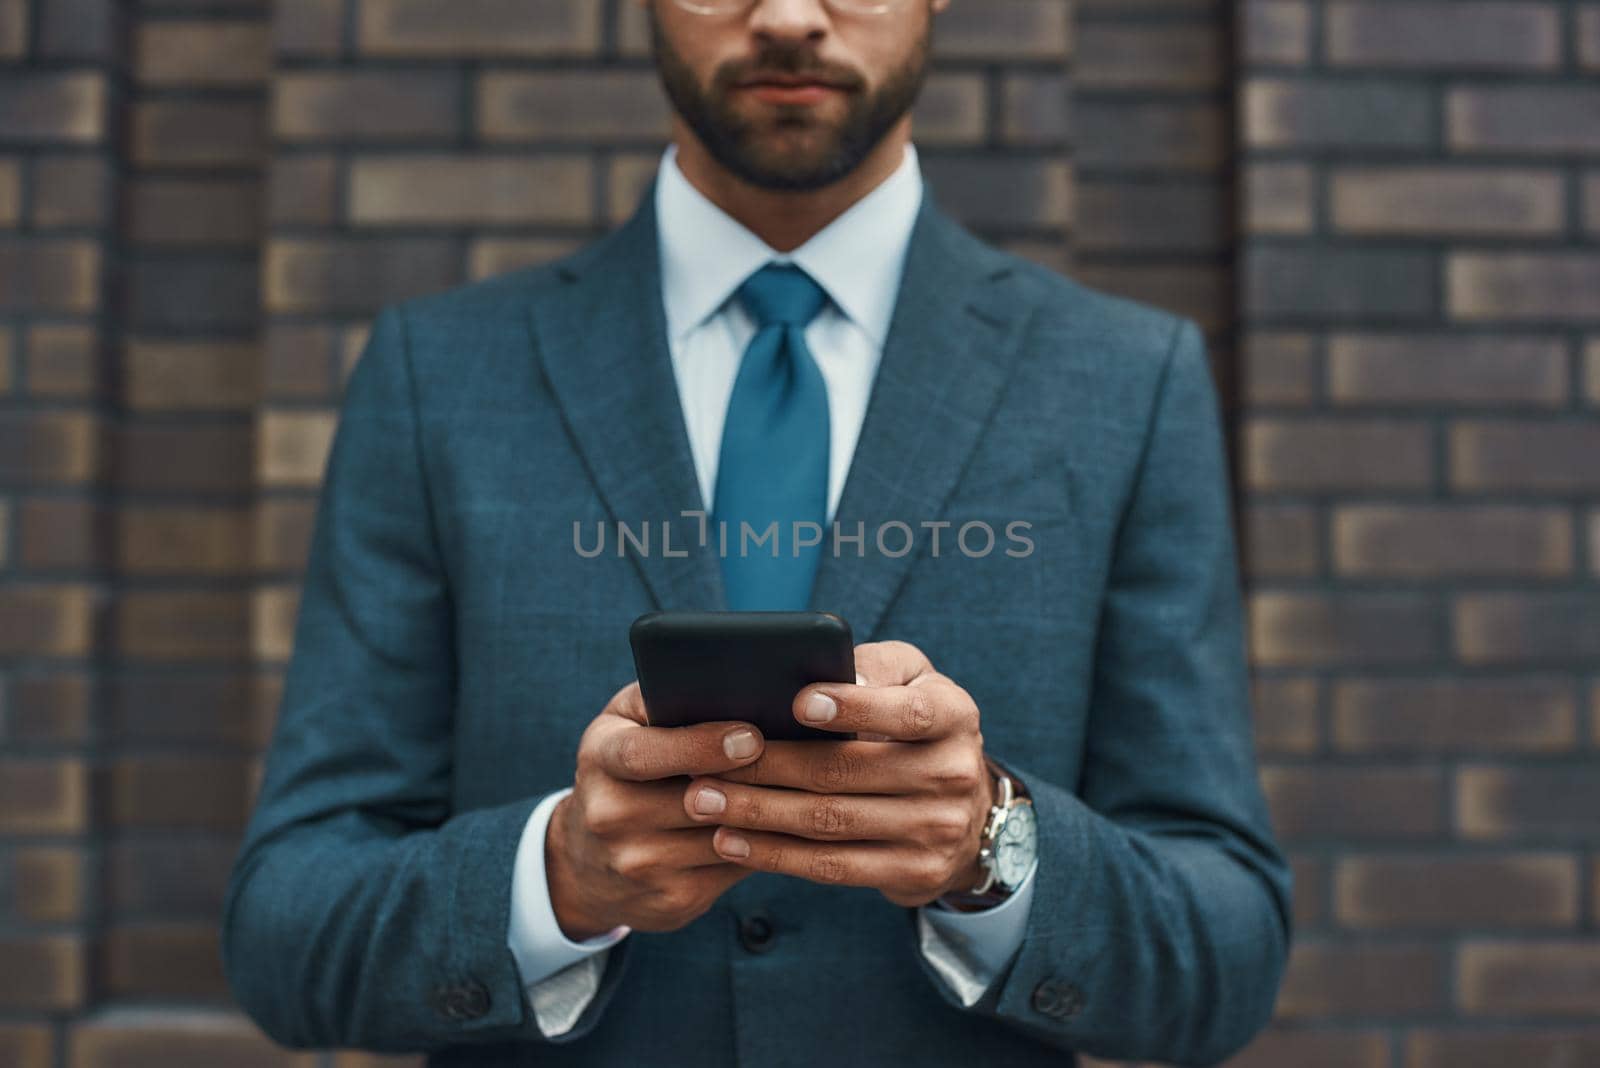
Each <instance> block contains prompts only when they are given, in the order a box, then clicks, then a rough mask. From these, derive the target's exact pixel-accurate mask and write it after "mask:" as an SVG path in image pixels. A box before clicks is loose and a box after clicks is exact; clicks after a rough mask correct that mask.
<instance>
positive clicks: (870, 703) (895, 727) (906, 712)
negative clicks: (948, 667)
mask: <svg viewBox="0 0 1600 1068" xmlns="http://www.w3.org/2000/svg"><path fill="white" fill-rule="evenodd" d="M924 663H926V661H924ZM794 717H795V719H796V720H797V721H799V722H800V723H803V724H805V725H806V726H808V727H816V728H819V729H821V730H826V731H838V732H841V733H848V732H851V731H854V732H857V733H859V734H862V735H866V736H869V737H873V738H877V737H886V738H888V739H892V740H897V741H905V742H921V741H927V740H929V739H933V738H945V737H949V736H950V735H952V734H959V733H964V732H967V731H976V730H977V729H978V706H977V705H976V704H975V703H974V702H973V700H972V696H971V695H970V694H968V693H967V691H966V690H964V689H962V688H961V687H960V686H958V685H956V684H955V682H954V681H953V680H951V679H950V678H949V677H947V676H945V675H941V674H939V673H938V672H936V671H928V672H925V673H922V674H918V675H914V676H912V677H911V679H910V681H909V682H906V683H903V684H891V685H866V686H851V685H849V684H848V683H817V684H816V685H813V686H807V687H805V688H804V689H802V690H801V691H800V692H799V693H797V694H796V695H795V699H794Z"/></svg>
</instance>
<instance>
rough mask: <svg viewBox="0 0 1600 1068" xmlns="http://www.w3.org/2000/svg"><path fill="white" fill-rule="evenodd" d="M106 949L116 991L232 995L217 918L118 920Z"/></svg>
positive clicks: (126, 994) (110, 988)
mask: <svg viewBox="0 0 1600 1068" xmlns="http://www.w3.org/2000/svg"><path fill="white" fill-rule="evenodd" d="M103 955H104V961H105V990H106V993H107V995H109V996H111V997H120V998H130V999H131V998H164V999H173V1000H191V999H192V1000H203V1001H221V1000H223V999H225V998H226V996H227V989H228V987H227V980H226V979H225V978H224V977H223V974H222V955H221V950H220V948H219V945H218V934H217V930H216V925H215V924H211V923H149V922H143V923H138V924H118V925H115V926H113V927H112V928H111V930H110V932H109V933H107V935H106V936H105V941H104V945H103Z"/></svg>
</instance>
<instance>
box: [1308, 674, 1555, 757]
mask: <svg viewBox="0 0 1600 1068" xmlns="http://www.w3.org/2000/svg"><path fill="white" fill-rule="evenodd" d="M1332 735H1333V745H1334V748H1335V749H1338V750H1340V751H1343V752H1351V753H1451V752H1474V751H1483V752H1529V753H1551V752H1561V751H1565V750H1570V749H1572V748H1573V747H1574V746H1575V745H1576V744H1577V742H1578V709H1577V702H1576V700H1575V698H1574V695H1573V687H1572V685H1571V683H1570V682H1567V681H1564V680H1562V679H1559V678H1554V677H1533V678H1401V679H1360V678H1356V679H1343V680H1340V681H1339V682H1338V683H1336V684H1335V686H1334V691H1333V729H1332Z"/></svg>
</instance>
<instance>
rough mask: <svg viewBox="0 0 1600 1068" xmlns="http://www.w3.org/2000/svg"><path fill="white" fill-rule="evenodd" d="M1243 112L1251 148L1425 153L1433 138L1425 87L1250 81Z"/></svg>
mask: <svg viewBox="0 0 1600 1068" xmlns="http://www.w3.org/2000/svg"><path fill="white" fill-rule="evenodd" d="M1242 108H1243V114H1242V117H1241V121H1242V123H1243V127H1242V129H1243V135H1244V140H1245V143H1246V144H1247V145H1249V146H1250V147H1252V148H1290V147H1301V148H1343V149H1377V148H1423V147H1426V146H1427V145H1428V144H1429V142H1430V141H1431V139H1432V131H1431V126H1430V112H1431V104H1430V101H1429V94H1428V90H1427V89H1425V88H1423V87H1422V86H1414V85H1406V84H1402V83H1387V82H1338V81H1312V80H1309V79H1287V78H1249V79H1247V80H1246V81H1245V83H1244V88H1243V97H1242Z"/></svg>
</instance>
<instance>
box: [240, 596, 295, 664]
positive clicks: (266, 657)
mask: <svg viewBox="0 0 1600 1068" xmlns="http://www.w3.org/2000/svg"><path fill="white" fill-rule="evenodd" d="M299 610H300V588H299V586H297V585H283V586H263V587H258V588H257V589H256V591H255V595H254V597H253V598H252V599H251V603H250V611H251V627H250V637H251V639H252V642H253V644H252V646H251V651H252V652H253V653H254V654H255V658H256V660H258V661H260V662H262V663H287V662H288V660H289V654H290V653H291V652H293V650H294V628H295V622H296V619H297V615H298V612H299Z"/></svg>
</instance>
